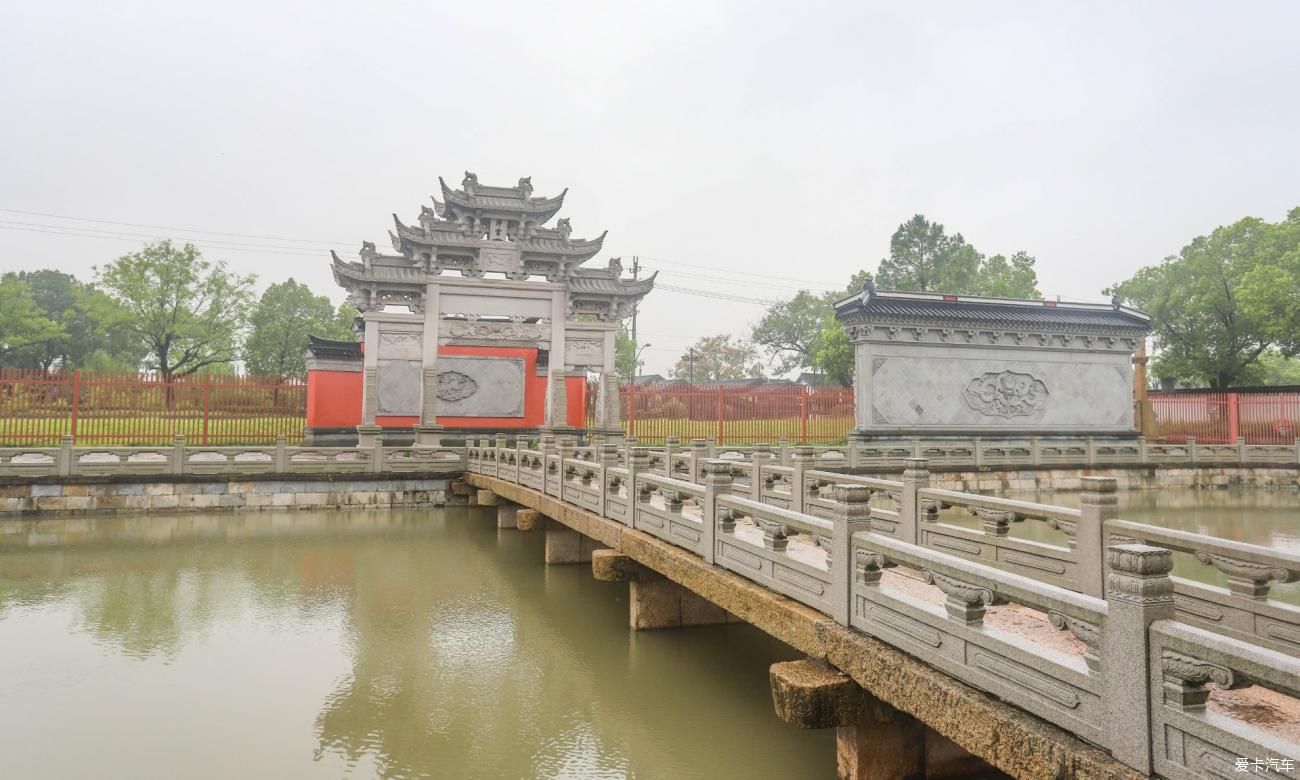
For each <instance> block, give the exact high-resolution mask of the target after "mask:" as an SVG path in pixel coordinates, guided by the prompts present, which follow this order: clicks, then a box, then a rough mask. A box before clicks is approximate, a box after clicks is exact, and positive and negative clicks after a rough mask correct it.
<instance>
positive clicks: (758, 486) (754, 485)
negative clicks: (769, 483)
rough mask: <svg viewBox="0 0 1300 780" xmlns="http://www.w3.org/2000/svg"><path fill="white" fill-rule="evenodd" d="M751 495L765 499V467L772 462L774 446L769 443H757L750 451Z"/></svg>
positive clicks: (759, 499)
mask: <svg viewBox="0 0 1300 780" xmlns="http://www.w3.org/2000/svg"><path fill="white" fill-rule="evenodd" d="M749 463H750V467H749V497H750V498H751V499H753V500H755V501H758V502H760V503H761V502H762V501H763V469H765V468H767V467H768V466H770V465H771V464H772V448H771V446H769V445H767V444H755V445H754V449H753V450H752V451H751V452H750V453H749Z"/></svg>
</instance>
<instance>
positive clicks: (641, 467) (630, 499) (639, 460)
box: [623, 447, 650, 528]
mask: <svg viewBox="0 0 1300 780" xmlns="http://www.w3.org/2000/svg"><path fill="white" fill-rule="evenodd" d="M649 471H650V450H649V449H647V448H646V447H632V448H630V449H629V450H628V451H627V514H626V515H624V517H623V524H624V525H626V526H628V527H630V528H635V527H636V513H637V509H638V505H639V504H640V503H641V499H642V497H641V486H640V485H639V484H637V480H638V479H639V478H640V476H641V475H642V474H647V473H649ZM645 500H646V501H649V500H650V496H649V494H647V495H646V496H645Z"/></svg>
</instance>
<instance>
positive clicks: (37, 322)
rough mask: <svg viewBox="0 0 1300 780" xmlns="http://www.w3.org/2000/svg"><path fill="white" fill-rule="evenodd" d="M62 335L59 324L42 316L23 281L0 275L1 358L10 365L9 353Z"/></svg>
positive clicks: (16, 353)
mask: <svg viewBox="0 0 1300 780" xmlns="http://www.w3.org/2000/svg"><path fill="white" fill-rule="evenodd" d="M63 334H64V330H63V328H62V326H60V325H59V324H58V323H56V322H54V321H53V320H51V319H50V318H49V317H47V316H46V315H45V311H44V310H42V309H41V306H40V304H38V303H37V302H36V298H35V297H33V296H32V290H31V287H30V286H29V285H28V284H27V282H26V281H25V280H23V279H19V278H18V277H17V276H16V275H13V274H5V276H4V277H2V278H0V360H3V361H4V362H5V363H6V364H9V365H13V364H12V363H10V356H11V355H18V354H20V353H22V352H23V351H24V350H28V349H31V348H33V347H35V346H38V345H40V344H43V343H45V342H46V341H50V340H52V339H57V338H60V337H61V336H62V335H63Z"/></svg>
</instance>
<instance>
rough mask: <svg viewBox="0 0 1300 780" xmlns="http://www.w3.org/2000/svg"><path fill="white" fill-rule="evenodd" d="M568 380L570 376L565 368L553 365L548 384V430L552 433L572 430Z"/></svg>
mask: <svg viewBox="0 0 1300 780" xmlns="http://www.w3.org/2000/svg"><path fill="white" fill-rule="evenodd" d="M566 379H568V375H567V374H566V373H565V372H564V369H563V368H557V367H556V366H555V365H554V364H552V365H551V375H550V379H549V380H548V381H547V383H546V389H547V398H548V399H549V401H550V403H549V404H548V405H547V407H546V429H547V430H551V431H561V430H572V428H571V427H570V426H569V417H568V414H569V393H568V388H567V383H566V381H565V380H566Z"/></svg>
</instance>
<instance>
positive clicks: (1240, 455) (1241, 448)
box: [1237, 436, 1246, 466]
mask: <svg viewBox="0 0 1300 780" xmlns="http://www.w3.org/2000/svg"><path fill="white" fill-rule="evenodd" d="M1237 463H1238V464H1240V465H1243V466H1244V465H1246V437H1245V436H1238V437H1237Z"/></svg>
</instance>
